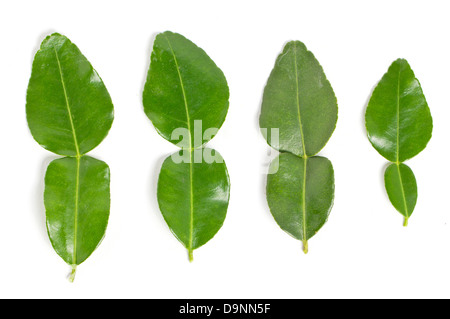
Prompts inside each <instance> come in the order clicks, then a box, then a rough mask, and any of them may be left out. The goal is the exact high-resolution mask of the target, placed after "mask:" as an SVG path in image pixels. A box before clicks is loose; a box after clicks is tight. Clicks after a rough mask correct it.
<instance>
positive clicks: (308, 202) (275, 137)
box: [259, 41, 338, 253]
mask: <svg viewBox="0 0 450 319" xmlns="http://www.w3.org/2000/svg"><path fill="white" fill-rule="evenodd" d="M337 113H338V107H337V100H336V96H335V95H334V92H333V89H332V87H331V85H330V83H329V81H328V80H327V78H326V76H325V73H324V72H323V69H322V66H321V65H320V64H319V62H318V61H317V60H316V58H315V57H314V55H313V54H312V53H311V52H310V51H308V50H307V48H306V46H305V45H304V44H303V43H301V42H300V41H291V42H288V43H287V44H286V46H285V47H284V50H283V52H282V53H281V54H280V55H279V56H278V58H277V60H276V63H275V67H274V68H273V70H272V72H271V74H270V77H269V79H268V81H267V85H266V87H265V89H264V96H263V102H262V109H261V115H260V120H259V123H260V127H261V128H262V129H267V130H268V133H267V134H265V138H266V139H267V142H268V143H269V145H271V146H272V147H273V148H275V149H277V150H279V151H281V152H282V154H281V155H279V156H278V157H277V158H276V159H274V160H273V162H272V163H271V166H270V169H269V175H268V178H267V201H268V204H269V207H270V211H271V213H272V215H273V216H274V218H275V220H276V221H277V223H278V225H279V226H280V227H281V228H282V229H283V230H285V231H286V232H287V233H289V234H290V235H292V236H293V237H294V238H296V239H299V240H301V241H303V245H304V251H305V253H306V252H308V242H307V241H308V239H310V238H311V237H312V236H314V235H315V234H316V233H317V232H318V231H319V229H320V228H321V227H322V226H323V225H324V224H325V222H326V221H327V219H328V216H329V214H330V211H331V208H332V205H333V200H334V172H333V166H332V165H331V162H330V161H329V160H328V159H326V158H324V157H315V156H314V155H315V154H317V153H318V152H319V151H320V150H321V149H322V148H323V147H324V146H325V144H326V143H327V142H328V140H329V139H330V137H331V135H332V133H333V131H334V129H335V127H336V121H337ZM277 132H278V134H277Z"/></svg>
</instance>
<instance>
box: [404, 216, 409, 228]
mask: <svg viewBox="0 0 450 319" xmlns="http://www.w3.org/2000/svg"><path fill="white" fill-rule="evenodd" d="M408 221H409V218H408V217H405V222H404V223H403V226H404V227H407V226H408Z"/></svg>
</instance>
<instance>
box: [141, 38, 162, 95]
mask: <svg viewBox="0 0 450 319" xmlns="http://www.w3.org/2000/svg"><path fill="white" fill-rule="evenodd" d="M159 33H160V32H154V33H153V34H152V35H151V36H150V38H149V41H148V44H147V55H146V57H147V61H146V62H145V68H144V76H143V77H142V83H141V94H142V93H143V92H144V88H145V83H146V82H147V75H148V70H149V69H150V62H151V55H152V52H153V44H154V42H155V39H156V36H157V35H158V34H159Z"/></svg>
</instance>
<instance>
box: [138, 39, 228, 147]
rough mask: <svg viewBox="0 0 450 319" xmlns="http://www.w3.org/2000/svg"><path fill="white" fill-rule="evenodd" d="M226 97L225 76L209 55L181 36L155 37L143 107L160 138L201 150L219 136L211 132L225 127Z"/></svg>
mask: <svg viewBox="0 0 450 319" xmlns="http://www.w3.org/2000/svg"><path fill="white" fill-rule="evenodd" d="M228 98H229V91H228V85H227V82H226V79H225V76H224V75H223V73H222V71H221V70H220V69H219V68H218V67H217V66H216V64H215V63H214V62H213V61H212V60H211V58H210V57H209V56H208V55H207V54H206V53H205V51H203V50H202V49H200V48H199V47H197V46H196V45H195V44H194V43H192V42H191V41H189V40H188V39H186V38H185V37H183V36H182V35H180V34H177V33H172V32H169V31H167V32H164V33H161V34H158V35H157V36H156V39H155V42H154V46H153V52H152V55H151V63H150V69H149V72H148V76H147V83H146V84H145V88H144V93H143V103H144V111H145V113H146V114H147V116H148V117H149V118H150V120H151V121H152V123H153V125H154V126H155V128H156V130H157V131H158V133H159V134H160V135H161V136H162V137H164V138H165V139H166V140H168V141H170V142H172V143H174V144H176V145H178V146H179V147H182V148H197V147H200V146H202V145H203V144H204V143H206V142H208V141H209V140H210V139H212V138H213V136H214V135H215V132H212V131H207V130H208V129H210V128H213V129H214V128H216V129H219V128H220V127H221V126H222V123H223V122H224V120H225V116H226V114H227V111H228ZM196 120H201V121H202V122H201V127H200V125H196V124H195V121H196ZM176 129H178V130H177V131H175V130H176ZM180 129H181V130H180ZM211 132H212V133H211ZM180 135H182V136H183V138H181V137H180ZM180 139H181V141H179V140H180Z"/></svg>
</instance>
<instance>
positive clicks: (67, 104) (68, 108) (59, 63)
mask: <svg viewBox="0 0 450 319" xmlns="http://www.w3.org/2000/svg"><path fill="white" fill-rule="evenodd" d="M53 50H54V51H55V56H56V61H57V62H58V70H59V75H60V78H61V84H62V87H63V91H64V98H65V101H66V108H67V113H68V114H69V121H70V126H71V128H72V136H73V142H74V145H75V151H76V153H77V157H79V156H80V149H79V146H78V140H77V133H76V131H75V125H74V123H73V117H72V111H71V110H70V104H69V98H68V96H67V90H66V84H65V82H64V77H63V72H62V67H61V62H60V61H59V56H58V52H57V51H56V48H54V49H53Z"/></svg>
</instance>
